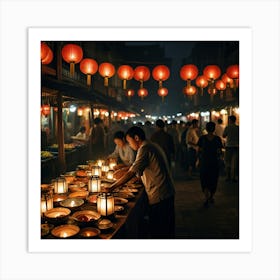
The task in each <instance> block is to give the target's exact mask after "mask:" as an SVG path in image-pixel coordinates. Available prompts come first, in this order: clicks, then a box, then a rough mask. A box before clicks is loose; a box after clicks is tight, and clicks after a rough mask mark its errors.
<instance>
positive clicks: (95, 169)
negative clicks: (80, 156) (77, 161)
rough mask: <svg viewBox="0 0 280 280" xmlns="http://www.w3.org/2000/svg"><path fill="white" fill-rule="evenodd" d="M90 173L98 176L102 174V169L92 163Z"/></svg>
mask: <svg viewBox="0 0 280 280" xmlns="http://www.w3.org/2000/svg"><path fill="white" fill-rule="evenodd" d="M91 175H92V176H94V175H96V176H99V177H101V175H102V170H101V167H100V166H99V165H94V166H93V167H92V169H91Z"/></svg>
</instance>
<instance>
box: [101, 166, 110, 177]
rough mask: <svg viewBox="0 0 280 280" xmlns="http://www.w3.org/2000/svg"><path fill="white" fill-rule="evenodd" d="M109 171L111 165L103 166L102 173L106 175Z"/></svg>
mask: <svg viewBox="0 0 280 280" xmlns="http://www.w3.org/2000/svg"><path fill="white" fill-rule="evenodd" d="M109 169H110V168H109V165H106V164H104V165H102V167H101V170H102V173H104V175H105V174H106V173H107V172H108V171H109Z"/></svg>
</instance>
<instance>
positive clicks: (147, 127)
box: [143, 121, 154, 140]
mask: <svg viewBox="0 0 280 280" xmlns="http://www.w3.org/2000/svg"><path fill="white" fill-rule="evenodd" d="M143 129H144V131H145V135H146V139H147V140H150V139H151V136H152V135H153V133H154V128H153V127H152V123H151V122H150V121H145V123H144V127H143Z"/></svg>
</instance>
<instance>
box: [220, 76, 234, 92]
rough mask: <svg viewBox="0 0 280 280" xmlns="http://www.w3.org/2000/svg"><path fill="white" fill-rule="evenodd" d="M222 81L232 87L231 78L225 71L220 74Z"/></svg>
mask: <svg viewBox="0 0 280 280" xmlns="http://www.w3.org/2000/svg"><path fill="white" fill-rule="evenodd" d="M222 80H223V82H224V83H225V84H226V86H229V87H231V88H232V87H233V79H231V78H230V77H229V76H228V75H227V74H226V73H225V74H224V75H223V76H222Z"/></svg>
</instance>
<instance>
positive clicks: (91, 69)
mask: <svg viewBox="0 0 280 280" xmlns="http://www.w3.org/2000/svg"><path fill="white" fill-rule="evenodd" d="M80 70H81V72H82V73H84V74H86V75H87V85H88V86H90V85H91V75H94V74H95V73H96V72H97V70H98V64H97V62H96V61H95V60H94V59H91V58H85V59H83V60H82V61H81V63H80Z"/></svg>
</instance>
